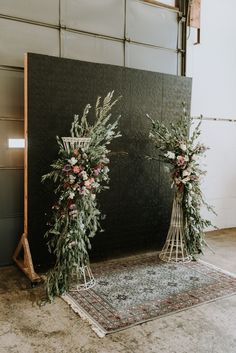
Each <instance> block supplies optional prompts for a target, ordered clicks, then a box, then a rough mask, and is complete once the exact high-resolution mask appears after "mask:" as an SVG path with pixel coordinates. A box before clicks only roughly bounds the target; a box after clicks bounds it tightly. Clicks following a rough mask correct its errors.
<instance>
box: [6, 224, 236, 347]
mask: <svg viewBox="0 0 236 353" xmlns="http://www.w3.org/2000/svg"><path fill="white" fill-rule="evenodd" d="M207 239H208V243H209V245H210V246H211V247H212V248H213V249H214V250H215V254H214V255H213V254H211V253H210V251H209V250H206V254H205V256H204V257H203V259H204V260H205V261H208V262H211V263H213V264H215V265H217V266H218V267H221V268H224V269H225V270H228V271H231V272H235V273H236V258H235V254H236V229H228V230H220V231H214V232H210V233H209V234H208V236H207ZM41 292H42V287H38V288H33V289H32V288H30V285H29V283H28V281H27V279H26V278H25V277H24V276H23V275H22V274H21V273H20V272H19V271H18V270H17V269H16V268H15V267H6V268H1V269H0V353H53V352H57V353H69V352H70V353H121V352H122V353H151V352H154V353H159V352H162V353H236V295H235V296H231V297H228V298H224V299H219V300H217V301H215V302H212V303H208V304H204V305H201V306H198V307H195V308H192V309H188V310H186V311H182V312H179V313H177V314H173V315H170V316H166V317H163V318H159V319H156V320H154V321H151V322H148V323H144V324H141V325H138V326H135V327H132V328H130V329H127V330H125V331H121V332H118V333H115V334H112V335H110V336H106V337H105V338H98V337H97V336H96V334H95V333H94V332H93V331H92V330H91V328H90V327H89V324H88V323H86V322H85V321H83V320H82V319H80V318H79V317H78V316H77V315H76V314H75V313H74V312H73V311H72V310H71V309H70V308H69V307H68V306H67V304H66V303H65V302H64V301H63V300H61V299H59V298H58V299H56V301H55V303H54V304H47V305H45V306H43V307H40V306H38V299H39V297H40V294H41Z"/></svg>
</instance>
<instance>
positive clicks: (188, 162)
mask: <svg viewBox="0 0 236 353" xmlns="http://www.w3.org/2000/svg"><path fill="white" fill-rule="evenodd" d="M147 116H148V115H147ZM148 117H149V116H148ZM149 119H150V120H151V122H152V128H151V131H150V135H149V136H150V138H151V139H152V141H153V142H154V144H155V147H156V148H157V149H158V150H159V151H160V157H161V160H163V161H164V162H166V163H168V164H169V166H170V169H169V170H170V176H171V180H172V187H174V188H175V192H176V197H177V198H178V199H179V200H181V203H182V208H183V216H184V238H185V239H184V241H185V244H186V247H187V251H188V253H189V254H190V256H191V257H192V258H195V257H196V255H198V254H200V253H202V250H203V247H204V245H205V244H206V242H205V240H204V229H205V227H208V226H210V225H212V224H211V222H210V221H209V220H206V219H203V218H202V216H201V207H202V206H203V205H205V206H206V207H207V209H208V210H210V211H213V210H212V207H210V206H209V205H208V204H207V203H206V202H205V201H204V199H203V195H202V192H201V188H200V180H201V177H202V176H203V175H204V174H205V171H203V170H202V169H201V167H200V165H199V157H200V156H203V155H204V153H205V152H206V150H207V149H208V148H207V147H205V146H204V145H203V144H201V143H199V142H198V138H199V136H200V134H201V131H200V126H201V120H200V122H199V123H198V124H197V126H196V127H195V128H192V129H191V130H192V133H191V136H189V131H190V127H191V125H192V123H193V121H192V119H191V118H190V117H188V116H187V113H186V109H185V106H183V116H182V118H181V119H180V120H178V121H176V122H175V123H171V124H170V126H169V127H167V126H165V125H164V124H163V123H161V122H160V121H158V120H157V121H153V120H152V119H151V118H150V117H149ZM213 212H214V211H213Z"/></svg>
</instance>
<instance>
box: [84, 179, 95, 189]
mask: <svg viewBox="0 0 236 353" xmlns="http://www.w3.org/2000/svg"><path fill="white" fill-rule="evenodd" d="M93 183H94V178H89V179H87V180H85V182H84V186H86V188H87V189H91V185H92V184H93Z"/></svg>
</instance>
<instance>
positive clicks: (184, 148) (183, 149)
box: [179, 143, 187, 152]
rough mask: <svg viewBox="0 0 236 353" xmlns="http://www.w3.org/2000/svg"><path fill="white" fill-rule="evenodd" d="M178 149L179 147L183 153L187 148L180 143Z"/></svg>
mask: <svg viewBox="0 0 236 353" xmlns="http://www.w3.org/2000/svg"><path fill="white" fill-rule="evenodd" d="M179 147H180V148H181V150H182V151H184V152H185V151H186V150H187V146H186V145H185V144H184V143H181V144H180V146H179Z"/></svg>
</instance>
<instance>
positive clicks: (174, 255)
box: [159, 193, 192, 262]
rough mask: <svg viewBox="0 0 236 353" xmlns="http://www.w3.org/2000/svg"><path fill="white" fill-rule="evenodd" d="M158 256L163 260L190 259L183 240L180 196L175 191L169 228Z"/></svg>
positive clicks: (186, 260) (182, 260)
mask: <svg viewBox="0 0 236 353" xmlns="http://www.w3.org/2000/svg"><path fill="white" fill-rule="evenodd" d="M159 258H160V259H161V260H162V261H165V262H189V261H191V260H192V257H191V255H190V254H189V253H188V250H187V248H186V245H185V241H184V217H183V208H182V196H181V195H180V194H179V193H176V194H175V197H174V201H173V207H172V214H171V222H170V228H169V231H168V234H167V238H166V242H165V244H164V247H163V249H162V250H161V252H160V254H159Z"/></svg>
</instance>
